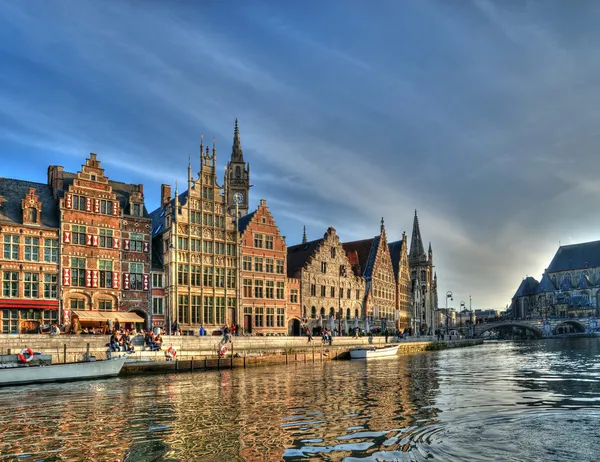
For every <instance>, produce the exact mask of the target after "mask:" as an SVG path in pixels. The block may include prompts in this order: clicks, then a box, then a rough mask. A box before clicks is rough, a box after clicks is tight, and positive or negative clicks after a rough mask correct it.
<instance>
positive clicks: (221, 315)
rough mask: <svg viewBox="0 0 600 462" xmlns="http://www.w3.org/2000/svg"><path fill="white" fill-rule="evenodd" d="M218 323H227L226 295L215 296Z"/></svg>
mask: <svg viewBox="0 0 600 462" xmlns="http://www.w3.org/2000/svg"><path fill="white" fill-rule="evenodd" d="M215 311H216V312H217V324H225V297H215Z"/></svg>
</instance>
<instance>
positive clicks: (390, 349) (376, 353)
mask: <svg viewBox="0 0 600 462" xmlns="http://www.w3.org/2000/svg"><path fill="white" fill-rule="evenodd" d="M398 348H400V345H397V344H396V345H385V346H368V347H356V348H352V349H351V350H350V359H370V358H383V357H386V356H396V354H397V353H398Z"/></svg>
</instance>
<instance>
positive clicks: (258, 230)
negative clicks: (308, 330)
mask: <svg viewBox="0 0 600 462" xmlns="http://www.w3.org/2000/svg"><path fill="white" fill-rule="evenodd" d="M238 229H239V232H240V253H241V258H242V264H241V268H240V282H241V294H240V295H241V296H240V299H241V303H240V306H243V310H244V323H243V325H242V326H243V328H244V332H245V333H254V334H265V333H275V334H287V333H288V331H290V330H292V331H293V325H294V323H296V325H297V326H296V327H297V328H298V330H299V324H300V318H299V316H298V313H297V312H296V313H295V314H296V317H295V318H294V317H292V316H293V314H294V311H293V310H292V312H289V311H288V310H287V307H288V304H289V305H292V304H291V303H288V300H287V296H286V294H287V292H288V288H287V276H286V270H285V268H286V260H287V246H286V243H285V239H284V238H283V237H282V236H281V234H279V228H278V227H277V224H276V223H275V220H274V219H273V216H272V215H271V213H270V211H269V209H268V207H267V203H266V201H264V200H261V201H260V205H259V206H258V208H257V209H256V210H255V211H254V212H252V213H251V214H249V215H246V216H244V217H242V218H240V219H239V220H238ZM297 305H298V303H297V302H296V306H297ZM292 306H293V305H292ZM290 315H292V316H290ZM290 323H291V327H290V326H289V324H290Z"/></svg>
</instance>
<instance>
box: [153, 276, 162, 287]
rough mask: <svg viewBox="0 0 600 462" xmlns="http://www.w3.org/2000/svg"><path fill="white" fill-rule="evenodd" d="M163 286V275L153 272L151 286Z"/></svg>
mask: <svg viewBox="0 0 600 462" xmlns="http://www.w3.org/2000/svg"><path fill="white" fill-rule="evenodd" d="M162 286H163V275H162V274H157V273H154V274H153V275H152V287H155V288H157V289H161V288H162Z"/></svg>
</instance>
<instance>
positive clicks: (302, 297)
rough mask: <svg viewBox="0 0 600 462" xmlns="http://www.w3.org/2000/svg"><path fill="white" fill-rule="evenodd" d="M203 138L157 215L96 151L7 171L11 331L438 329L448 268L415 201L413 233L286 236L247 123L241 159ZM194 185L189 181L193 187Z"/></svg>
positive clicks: (2, 240)
mask: <svg viewBox="0 0 600 462" xmlns="http://www.w3.org/2000/svg"><path fill="white" fill-rule="evenodd" d="M216 163H217V152H216V148H215V146H213V147H212V149H210V148H209V147H205V146H204V145H203V143H201V145H200V169H199V172H197V173H193V172H192V168H191V163H190V164H189V165H188V175H187V176H188V178H187V185H186V187H185V190H184V191H183V192H181V193H180V192H179V185H176V187H175V191H174V192H172V189H171V187H170V186H168V185H162V187H161V203H160V206H159V207H158V208H157V209H156V210H154V211H152V212H151V213H149V212H148V210H147V209H146V206H145V201H144V189H143V186H142V185H136V184H126V183H121V182H117V181H113V180H110V179H109V178H108V177H107V176H106V175H105V172H104V169H103V168H101V165H100V161H99V160H98V159H97V156H96V154H90V156H89V158H87V159H86V161H85V164H84V165H82V167H81V170H80V171H78V172H77V173H70V172H66V171H64V168H63V167H61V166H55V165H53V166H50V167H48V181H47V184H43V183H34V182H28V181H23V180H16V179H8V178H0V244H2V252H1V253H0V274H1V275H2V293H1V296H0V315H1V318H0V320H1V325H2V333H14V332H37V331H39V330H40V328H43V326H48V325H50V324H53V323H55V324H60V325H62V326H64V328H65V329H74V330H79V329H81V328H85V327H95V328H98V327H100V328H101V327H103V326H106V325H107V324H109V323H111V324H113V325H114V324H126V325H132V324H138V326H139V327H142V326H144V327H146V328H149V327H157V326H159V327H167V328H177V329H179V330H181V331H182V333H183V334H195V335H198V331H199V329H200V327H201V326H202V327H204V328H205V330H206V331H207V332H208V333H212V332H217V331H218V330H219V329H220V328H221V327H222V326H223V325H236V326H237V329H239V330H240V332H243V333H251V334H264V335H269V334H291V335H298V334H299V333H300V331H301V330H304V329H305V328H309V329H313V330H318V328H319V327H321V326H325V327H333V328H334V329H335V330H343V331H346V332H347V331H349V330H352V329H353V328H354V326H355V325H358V324H357V323H360V328H361V329H369V328H375V327H388V328H391V329H393V328H399V329H401V330H403V329H405V328H412V329H413V330H420V331H421V332H423V333H428V332H433V331H434V329H435V328H436V326H435V318H436V316H435V307H437V279H436V276H435V274H434V273H433V251H432V250H431V245H430V246H429V251H428V252H427V253H425V250H424V245H423V242H422V239H421V233H420V228H419V221H418V217H417V215H416V212H415V217H414V222H413V232H412V239H411V247H410V252H409V251H408V241H407V236H406V234H405V233H404V234H403V235H402V238H401V239H400V240H397V241H394V242H388V238H387V234H386V229H385V224H384V221H383V219H382V220H381V223H380V226H379V232H378V233H375V235H374V236H373V237H370V238H368V239H364V240H360V241H355V242H346V243H344V242H342V241H341V240H340V238H339V236H338V234H337V231H336V230H335V229H334V228H333V227H329V228H328V229H327V230H326V231H325V233H324V234H323V237H322V238H321V239H317V240H314V241H308V240H307V239H306V230H305V233H304V238H303V240H302V243H300V244H298V245H294V246H289V247H288V246H287V243H286V239H285V236H282V235H281V234H280V232H279V228H278V227H277V224H276V222H275V219H274V217H273V215H272V214H271V212H270V210H269V208H268V207H267V203H266V201H264V200H261V201H260V203H259V205H258V207H257V208H256V209H255V210H253V211H251V212H250V203H249V192H250V165H249V163H246V162H245V160H244V156H243V151H242V147H241V142H240V134H239V129H238V125H237V121H236V124H235V129H234V138H233V146H232V152H231V158H230V159H229V161H228V162H227V164H226V168H225V174H224V177H223V178H222V181H221V179H220V178H218V177H217V168H216ZM182 189H183V188H182Z"/></svg>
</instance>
